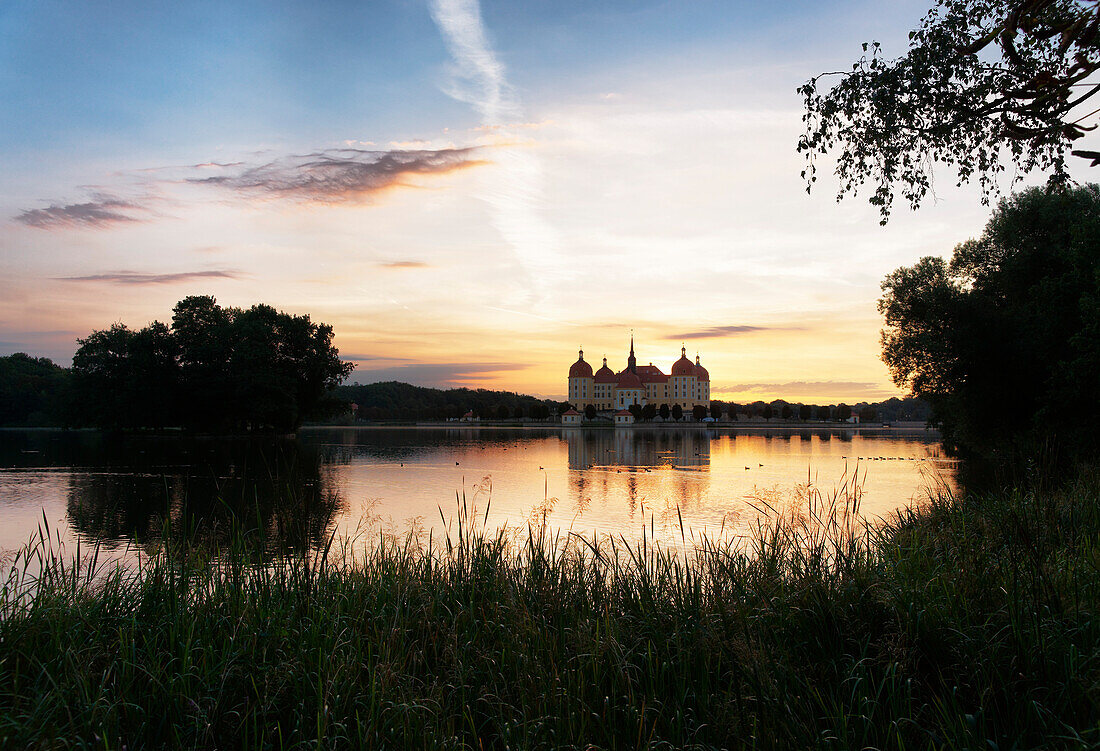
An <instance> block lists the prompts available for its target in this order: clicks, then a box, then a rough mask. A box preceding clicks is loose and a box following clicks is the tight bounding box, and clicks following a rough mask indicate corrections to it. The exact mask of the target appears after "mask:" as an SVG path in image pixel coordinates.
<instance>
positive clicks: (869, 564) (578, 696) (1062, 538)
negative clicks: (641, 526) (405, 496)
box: [0, 474, 1100, 749]
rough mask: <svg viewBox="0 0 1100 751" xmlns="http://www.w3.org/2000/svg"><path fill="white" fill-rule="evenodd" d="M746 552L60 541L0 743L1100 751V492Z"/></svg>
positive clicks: (496, 537)
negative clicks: (301, 551)
mask: <svg viewBox="0 0 1100 751" xmlns="http://www.w3.org/2000/svg"><path fill="white" fill-rule="evenodd" d="M850 500H851V498H850V497H847V496H845V495H844V494H843V493H842V494H841V495H840V496H834V497H832V498H828V499H826V498H823V497H822V496H821V494H820V493H818V492H817V491H816V490H813V489H812V488H811V489H810V490H809V492H808V494H807V496H806V498H805V503H806V506H805V508H804V509H803V510H804V513H803V514H799V515H789V514H774V515H771V516H770V517H769V520H768V521H767V522H766V523H764V524H762V525H761V526H760V528H759V529H758V530H757V531H756V533H755V534H754V535H753V536H752V537H751V538H750V539H749V541H748V543H747V544H746V543H745V542H744V541H740V542H738V541H729V542H725V543H718V542H710V541H707V540H699V541H696V544H694V545H692V546H689V547H688V551H687V552H684V551H679V552H669V551H666V550H662V549H661V548H659V547H654V546H653V545H652V543H651V541H644V542H641V543H638V544H636V545H631V544H626V543H625V542H624V541H622V540H617V541H605V542H603V543H597V542H595V541H592V540H581V539H579V538H575V537H567V538H564V539H563V538H551V537H549V535H548V533H547V532H546V531H545V528H532V529H531V530H528V532H529V534H527V535H526V539H523V540H519V541H517V540H515V539H513V538H510V537H509V536H508V535H507V534H505V533H488V532H486V531H485V529H484V526H483V524H480V523H479V522H480V520H481V519H482V518H483V517H482V514H481V512H478V513H476V514H475V513H473V512H472V511H471V510H469V509H466V508H465V507H464V506H463V505H462V504H460V506H459V510H458V516H457V518H456V519H455V521H456V523H457V525H458V529H457V530H456V532H455V534H453V535H451V536H448V537H447V538H446V539H445V540H444V541H442V543H441V542H440V540H438V539H432V540H430V541H429V542H428V543H427V544H426V545H425V544H415V543H416V541H414V540H394V539H392V538H385V537H383V538H379V540H378V543H377V544H376V545H374V546H372V547H371V548H370V550H369V552H368V553H366V554H360V555H352V554H351V552H350V548H349V547H347V546H346V545H344V546H342V545H340V544H339V543H336V542H332V543H330V545H329V546H328V547H327V548H325V549H324V550H323V551H322V552H320V553H317V554H314V555H306V556H302V555H298V556H286V557H280V558H278V559H276V560H274V561H268V562H266V563H263V564H257V558H256V555H255V553H254V549H253V548H252V547H251V546H250V545H249V544H248V541H247V540H246V539H244V538H243V537H238V538H237V539H236V541H235V542H234V543H233V544H231V545H230V546H229V548H228V549H222V550H219V551H217V552H218V554H217V557H215V558H211V557H210V554H209V551H202V550H195V549H187V548H184V547H182V546H174V545H171V544H169V545H166V546H165V548H164V550H163V551H162V552H161V553H160V554H158V555H156V556H154V557H153V558H152V559H150V560H148V561H147V562H146V563H144V564H143V565H141V566H140V567H138V568H113V569H109V570H106V571H104V570H98V571H97V565H96V564H95V562H94V560H84V561H77V562H75V563H74V561H73V559H72V558H71V557H69V558H66V557H65V556H62V555H60V554H58V553H55V552H52V551H53V550H54V549H55V548H54V547H53V546H52V544H51V542H50V539H49V533H48V531H44V533H43V534H42V535H40V537H39V541H38V544H37V545H35V546H31V547H28V549H26V550H24V551H23V552H22V553H21V554H20V557H19V559H18V560H16V561H15V565H14V566H13V567H11V571H12V577H11V578H10V579H9V580H8V582H7V584H6V585H5V586H4V587H3V589H2V593H0V748H5V749H6V748H46V749H55V748H56V749H64V748H102V749H121V748H128V749H139V748H163V747H177V748H216V749H234V748H247V749H251V748H257V749H258V748H273V749H279V748H303V749H305V748H400V749H405V748H409V749H416V748H425V749H438V748H470V749H482V748H497V749H503V748H514V749H535V748H589V747H591V748H616V749H621V748H631V749H633V748H677V749H680V748H762V749H771V748H823V749H834V748H835V749H847V748H859V749H863V748H899V749H900V748H905V749H923V748H937V749H938V748H950V749H963V748H971V749H1022V748H1036V747H1059V748H1076V747H1079V748H1089V747H1095V746H1097V745H1100V712H1098V701H1100V620H1098V618H1097V615H1098V613H1097V606H1098V604H1100V503H1098V500H1100V476H1097V475H1096V474H1091V475H1083V476H1082V477H1081V478H1080V479H1078V480H1076V481H1074V482H1072V483H1069V484H1068V485H1067V486H1065V487H1062V488H1061V489H1057V490H1051V489H1042V490H1038V491H1025V490H1020V489H1013V488H1009V489H1006V490H1003V491H1001V492H994V493H987V494H978V495H973V496H970V497H968V498H966V499H965V500H963V499H958V498H953V497H951V496H949V495H943V496H941V497H939V498H937V499H934V500H933V501H932V502H931V503H930V504H928V505H926V506H923V507H921V508H919V509H914V510H909V511H906V512H904V513H903V514H902V515H900V516H899V517H897V518H895V519H893V520H891V521H889V522H887V523H885V524H884V525H882V526H880V527H877V528H876V529H874V530H864V529H860V528H859V527H858V525H857V523H856V522H855V521H854V519H855V517H854V516H853V515H852V514H851V513H850V512H851V511H852V510H853V509H852V508H851V505H850V503H847V502H848V501H850Z"/></svg>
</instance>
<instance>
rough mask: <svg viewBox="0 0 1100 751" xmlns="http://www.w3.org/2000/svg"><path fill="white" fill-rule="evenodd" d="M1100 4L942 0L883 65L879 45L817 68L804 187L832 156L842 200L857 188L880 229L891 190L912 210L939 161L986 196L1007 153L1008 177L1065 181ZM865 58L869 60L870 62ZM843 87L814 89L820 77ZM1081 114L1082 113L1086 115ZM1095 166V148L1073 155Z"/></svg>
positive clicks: (1083, 127)
mask: <svg viewBox="0 0 1100 751" xmlns="http://www.w3.org/2000/svg"><path fill="white" fill-rule="evenodd" d="M1098 28H1100V0H1000V1H997V2H990V1H989V0H938V2H937V3H936V6H935V7H934V8H933V9H932V10H930V11H929V12H928V14H927V15H925V17H924V18H923V20H922V21H921V23H920V25H919V27H918V28H917V29H916V30H914V31H912V32H910V33H909V40H910V41H909V51H908V53H907V54H906V55H905V56H904V57H901V58H899V59H897V60H886V59H884V58H883V56H882V49H881V47H880V45H879V44H878V43H877V42H873V43H871V44H869V45H868V44H864V45H863V51H864V53H865V54H864V56H863V57H861V58H860V59H859V60H858V61H857V62H856V63H855V64H854V65H853V66H852V69H851V70H850V71H844V72H834V73H823V74H820V75H818V76H815V77H813V78H811V79H810V80H809V81H808V82H807V83H806V84H804V85H803V86H802V87H801V88H800V89H799V93H800V94H801V95H802V96H803V99H804V102H805V107H806V114H805V116H804V117H803V120H804V122H805V124H806V132H805V134H804V135H803V136H802V138H801V139H800V140H799V143H798V150H799V151H800V152H802V153H804V154H805V157H806V169H804V170H803V173H802V175H803V177H804V178H805V179H806V181H807V191H809V190H810V188H811V187H812V185H813V184H814V182H815V181H816V180H817V175H816V171H817V167H816V160H817V158H818V157H820V156H824V155H826V154H829V153H833V154H835V155H836V158H837V161H836V167H835V169H834V171H835V174H836V176H837V178H838V180H839V182H840V190H839V193H838V196H837V198H838V200H839V199H840V198H842V197H843V196H845V195H846V194H852V195H855V194H856V193H857V192H858V190H859V189H860V188H861V187H862V186H863V185H864V183H865V182H867V181H870V182H871V183H872V185H873V187H874V193H873V194H872V195H871V198H870V202H871V203H872V204H873V205H875V206H878V207H879V209H880V212H881V216H882V223H883V224H885V223H886V221H887V219H888V218H889V215H890V209H891V207H892V205H893V201H894V192H895V190H900V192H901V194H902V196H903V197H904V198H905V199H906V200H907V201H908V202H909V203H910V205H911V206H912V207H913V208H916V207H917V206H919V205H920V203H921V202H922V201H923V200H924V198H925V197H926V195H927V194H928V191H929V190H930V189H931V188H932V174H933V173H932V169H933V164H934V163H935V162H939V163H941V164H943V165H947V166H950V167H951V168H953V169H954V170H956V171H957V174H958V182H959V184H962V183H967V182H970V181H971V180H972V179H974V178H977V180H978V182H979V184H980V186H981V188H982V191H983V195H984V197H985V198H984V200H988V197H989V196H990V195H991V194H993V193H994V192H995V191H996V186H997V178H998V177H999V176H1000V175H1001V174H1002V173H1003V172H1004V169H1005V166H1004V159H1003V157H1005V156H1007V157H1008V158H1009V160H1010V161H1011V163H1012V165H1013V170H1012V174H1013V177H1012V181H1013V182H1015V181H1016V180H1018V179H1020V178H1021V177H1022V176H1023V175H1024V174H1026V173H1028V172H1030V171H1032V170H1035V169H1040V170H1048V169H1049V170H1051V173H1052V174H1051V178H1050V181H1051V184H1052V185H1065V184H1066V183H1067V181H1068V178H1067V176H1066V170H1065V159H1066V152H1067V150H1069V149H1070V146H1071V145H1072V144H1073V143H1074V142H1075V141H1076V140H1077V139H1079V138H1081V137H1082V136H1083V135H1084V134H1085V132H1086V131H1088V130H1092V129H1093V127H1095V126H1094V125H1089V124H1088V120H1089V118H1090V117H1092V115H1094V114H1095V113H1094V112H1088V110H1091V109H1093V107H1092V106H1091V103H1090V105H1088V106H1087V109H1086V105H1085V104H1084V103H1085V102H1086V100H1088V99H1090V98H1091V97H1093V96H1094V95H1095V94H1096V93H1097V92H1098V91H1100V86H1098V85H1095V82H1086V79H1087V78H1088V77H1089V76H1090V75H1091V74H1093V73H1094V72H1096V71H1097V70H1098V69H1100V33H1098ZM868 51H869V53H870V54H869V56H868V55H867V53H868ZM826 77H828V78H829V79H832V78H834V77H839V81H838V82H837V83H836V84H835V85H833V86H832V88H830V89H828V90H827V91H824V92H822V91H821V90H820V88H819V87H820V85H821V82H822V79H824V78H826ZM1086 112H1088V114H1085V113H1086ZM1072 153H1073V154H1076V155H1078V156H1082V157H1085V158H1088V159H1091V160H1092V163H1093V165H1096V164H1100V153H1097V152H1095V151H1084V150H1081V151H1073V152H1072Z"/></svg>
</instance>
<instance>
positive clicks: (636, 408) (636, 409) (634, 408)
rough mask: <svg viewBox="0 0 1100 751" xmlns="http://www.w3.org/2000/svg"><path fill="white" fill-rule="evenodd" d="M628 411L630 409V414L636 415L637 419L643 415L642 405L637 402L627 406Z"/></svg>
mask: <svg viewBox="0 0 1100 751" xmlns="http://www.w3.org/2000/svg"><path fill="white" fill-rule="evenodd" d="M627 411H629V412H630V414H632V415H634V419H635V420H637V419H639V418H640V417H641V416H642V405H640V404H638V403H637V402H635V403H634V404H631V405H630V406H629V407H627Z"/></svg>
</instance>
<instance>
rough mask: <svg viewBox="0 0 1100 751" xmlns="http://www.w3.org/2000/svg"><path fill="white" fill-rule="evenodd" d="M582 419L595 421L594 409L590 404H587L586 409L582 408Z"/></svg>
mask: <svg viewBox="0 0 1100 751" xmlns="http://www.w3.org/2000/svg"><path fill="white" fill-rule="evenodd" d="M584 419H586V420H595V419H596V408H595V407H593V406H592V405H591V404H589V405H588V406H587V407H585V408H584Z"/></svg>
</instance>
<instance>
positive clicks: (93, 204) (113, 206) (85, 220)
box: [15, 195, 142, 229]
mask: <svg viewBox="0 0 1100 751" xmlns="http://www.w3.org/2000/svg"><path fill="white" fill-rule="evenodd" d="M141 210H142V207H141V206H139V205H138V204H136V203H133V202H132V201H125V200H122V199H120V198H116V197H114V196H108V195H95V196H93V197H92V200H90V201H87V202H85V203H70V204H66V205H60V204H53V205H51V206H50V207H49V208H45V209H28V210H26V211H24V212H23V213H21V214H19V215H18V216H16V217H15V221H17V222H22V223H23V224H26V225H27V226H30V227H37V228H38V229H65V228H71V227H91V228H96V229H99V228H103V227H110V226H113V225H116V224H125V223H128V222H138V221H141V220H142V218H139V217H135V216H134V215H133V213H132V212H134V211H141Z"/></svg>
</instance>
